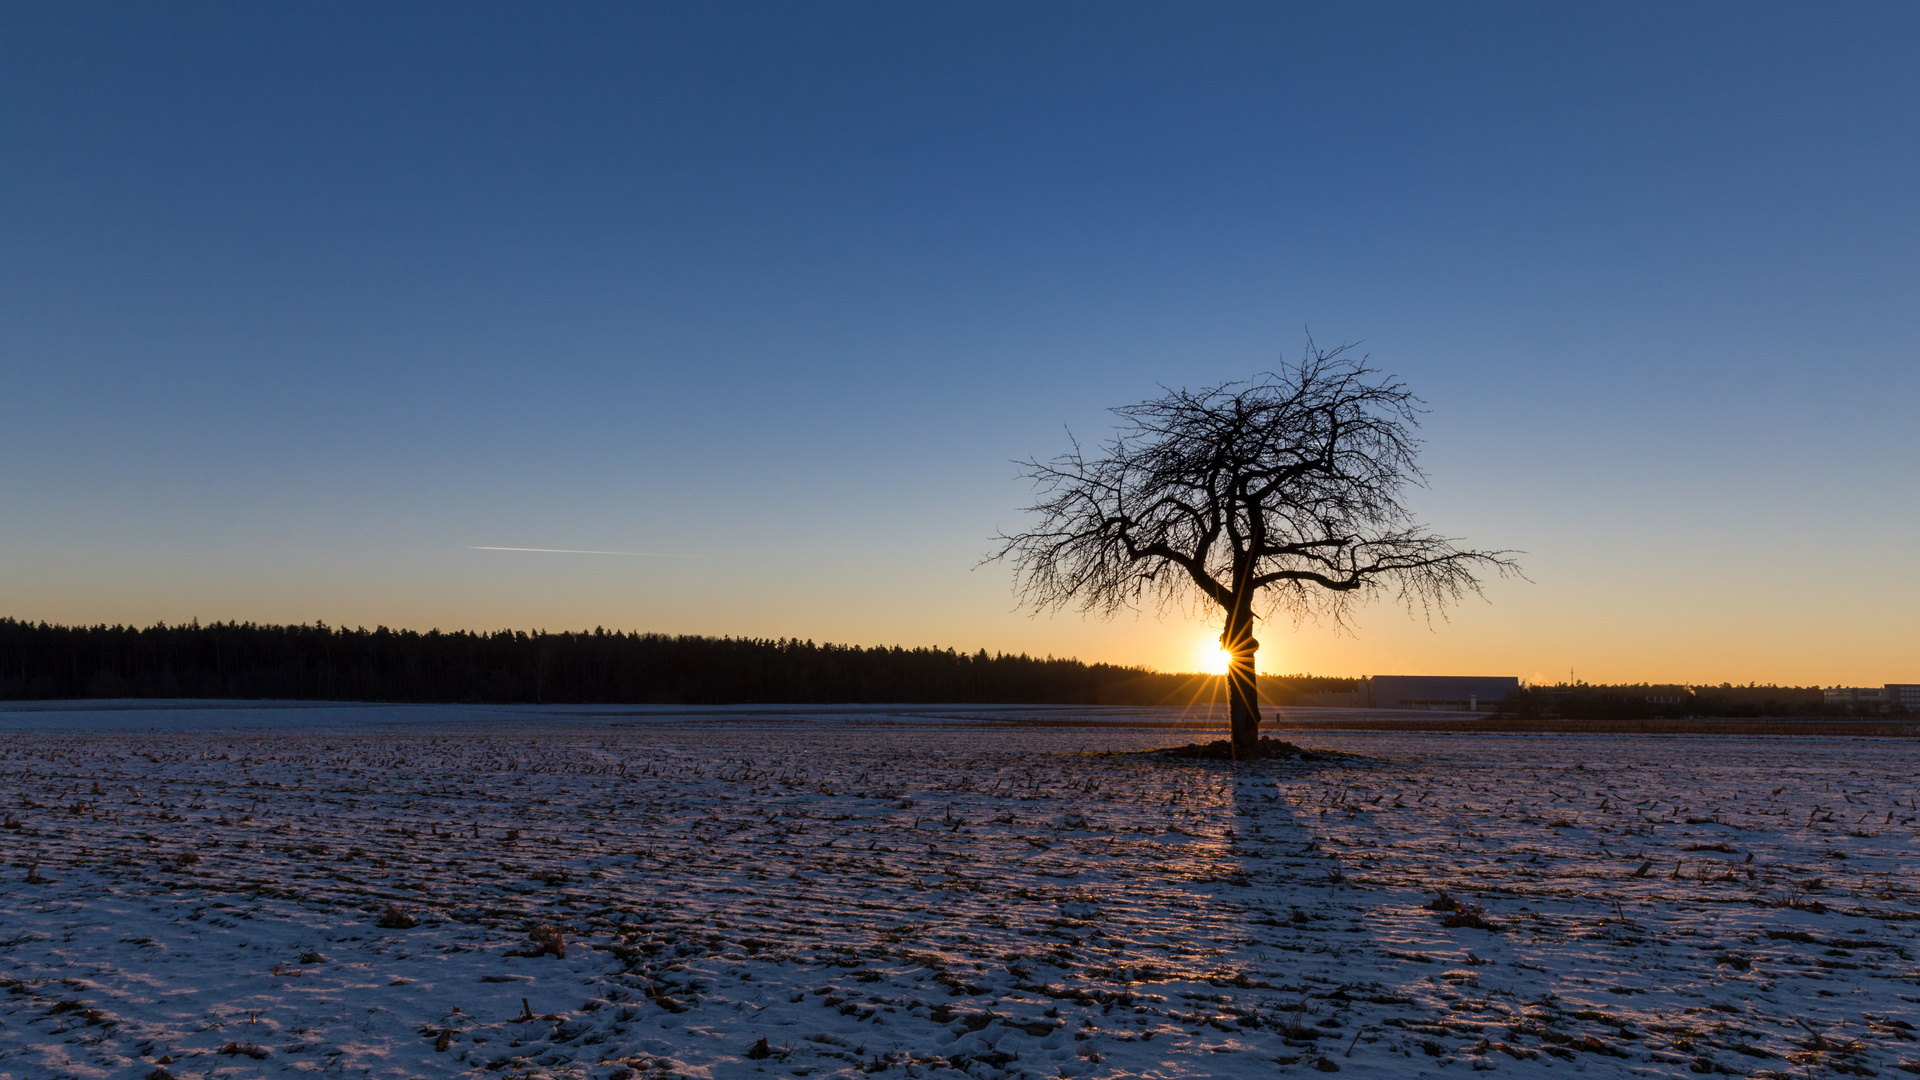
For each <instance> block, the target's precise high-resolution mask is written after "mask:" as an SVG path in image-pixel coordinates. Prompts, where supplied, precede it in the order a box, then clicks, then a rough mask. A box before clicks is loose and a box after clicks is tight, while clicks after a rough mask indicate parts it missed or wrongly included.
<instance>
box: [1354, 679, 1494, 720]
mask: <svg viewBox="0 0 1920 1080" xmlns="http://www.w3.org/2000/svg"><path fill="white" fill-rule="evenodd" d="M1360 693H1361V694H1362V695H1364V696H1365V697H1366V701H1367V707H1368V708H1371V709H1436V710H1447V711H1455V712H1457V711H1477V710H1479V709H1480V708H1482V707H1483V706H1487V705H1491V704H1493V703H1494V702H1496V701H1505V700H1507V699H1508V698H1510V697H1514V696H1516V695H1518V694H1519V693H1520V680H1519V679H1517V678H1515V677H1513V676H1511V675H1375V676H1374V677H1372V678H1370V679H1362V680H1360Z"/></svg>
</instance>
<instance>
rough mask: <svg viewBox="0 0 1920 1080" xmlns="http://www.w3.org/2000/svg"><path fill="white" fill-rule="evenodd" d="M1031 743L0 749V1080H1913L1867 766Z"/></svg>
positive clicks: (33, 736)
mask: <svg viewBox="0 0 1920 1080" xmlns="http://www.w3.org/2000/svg"><path fill="white" fill-rule="evenodd" d="M1136 712H1137V711H1136ZM1103 716H1104V717H1105V720H1103V719H1102V717H1103ZM943 717H945V718H943ZM1035 717H1037V718H1039V719H1041V720H1043V722H1046V723H1049V724H1053V725H1055V726H1050V727H1043V728H1020V727H1009V726H1005V725H1002V724H997V723H994V722H992V717H991V716H989V715H987V714H986V713H978V712H973V713H969V712H965V711H950V712H945V713H941V712H938V711H928V710H920V711H917V712H913V713H895V712H889V711H887V710H832V711H824V712H822V711H812V712H808V711H800V712H796V711H793V710H786V711H780V710H762V711H758V712H753V711H741V710H712V711H698V710H694V711H689V710H652V711H648V710H593V709H569V710H555V709H546V710H535V709H522V710H462V709H423V708H418V707H415V708H379V707H354V706H326V707H319V708H309V707H300V708H293V707H288V708H260V707H245V708H232V707H224V706H221V707H216V706H214V705H211V704H209V705H206V706H204V707H199V708H188V709H179V708H169V709H159V710H156V709H152V708H142V707H136V706H135V705H133V704H132V703H128V704H127V705H126V706H125V707H109V708H105V709H101V708H98V707H94V706H92V703H89V705H88V707H78V706H76V707H72V708H67V709H53V710H49V709H47V708H43V707H35V708H26V707H20V706H12V707H7V708H4V709H0V814H4V821H0V826H4V828H0V853H3V854H4V861H5V867H4V869H0V875H4V878H3V879H0V880H4V886H3V887H0V989H3V990H4V991H6V992H5V993H0V1076H6V1077H22V1078H24V1077H51V1076H103V1077H104V1076H113V1077H125V1076H134V1077H138V1076H148V1075H153V1076H166V1075H172V1076H179V1077H187V1076H253V1075H262V1074H267V1073H278V1072H288V1071H292V1072H299V1071H312V1072H322V1073H329V1074H340V1075H368V1074H371V1075H376V1076H382V1077H388V1076H391V1077H414V1076H436V1075H451V1074H462V1073H479V1072H485V1071H487V1070H491V1071H492V1072H493V1074H495V1075H509V1076H554V1077H595V1078H606V1077H616V1076H632V1077H635V1078H642V1077H644V1078H652V1077H659V1076H666V1075H676V1076H694V1077H726V1076H752V1075H767V1076H809V1077H815V1078H819V1077H827V1076H841V1075H848V1076H850V1075H854V1074H856V1073H865V1072H889V1071H891V1072H896V1073H902V1072H903V1073H905V1074H907V1075H914V1076H938V1075H945V1076H959V1075H960V1073H959V1072H955V1071H953V1070H962V1071H964V1072H965V1073H968V1074H971V1075H973V1076H975V1077H987V1076H1000V1075H1006V1076H1031V1077H1056V1076H1063V1075H1064V1076H1113V1077H1123V1076H1139V1077H1175V1076H1231V1077H1238V1076H1247V1077H1254V1076H1259V1077H1265V1076H1271V1075H1273V1074H1275V1073H1287V1074H1294V1075H1300V1074H1305V1073H1309V1072H1313V1071H1315V1070H1319V1071H1327V1072H1332V1071H1335V1070H1338V1071H1341V1072H1349V1073H1355V1074H1360V1075H1372V1076H1415V1075H1420V1074H1422V1073H1426V1074H1429V1075H1454V1074H1464V1073H1465V1072H1467V1071H1470V1070H1473V1069H1482V1068H1490V1069H1494V1070H1496V1071H1502V1072H1518V1073H1525V1074H1535V1073H1547V1074H1549V1075H1568V1074H1571V1073H1575V1072H1583V1073H1587V1074H1597V1075H1602V1076H1612V1075H1681V1074H1691V1073H1701V1072H1705V1073H1713V1072H1719V1073H1729V1074H1739V1075H1754V1076H1778V1077H1789V1076H1790V1077H1807V1076H1817V1075H1828V1074H1831V1073H1833V1072H1841V1073H1854V1074H1858V1075H1874V1074H1876V1073H1877V1074H1881V1075H1887V1074H1890V1073H1892V1072H1894V1071H1895V1070H1898V1069H1900V1068H1902V1067H1903V1063H1911V1062H1920V1043H1916V1042H1915V1041H1914V1039H1915V1035H1916V1034H1920V1033H1917V1032H1916V1031H1915V1028H1914V1025H1916V1024H1920V964H1916V960H1915V950H1916V949H1920V940H1917V938H1920V891H1917V888H1920V870H1917V869H1916V866H1915V864H1914V855H1915V854H1916V848H1917V847H1920V844H1916V819H1920V804H1916V801H1915V799H1916V791H1917V790H1920V746H1917V745H1916V744H1914V743H1912V742H1905V741H1899V742H1896V741H1867V740H1858V741H1853V740H1829V741H1811V742H1786V741H1773V740H1763V739H1702V738H1693V739H1664V738H1640V739H1589V738H1572V737H1558V738H1538V737H1463V736H1366V735H1344V734H1343V735H1338V736H1335V735H1328V736H1324V737H1322V736H1315V737H1312V738H1310V739H1309V740H1308V741H1310V742H1312V743H1313V744H1315V745H1318V746H1322V747H1327V748H1331V749H1337V750H1341V751H1345V752H1347V753H1349V754H1354V755H1364V757H1341V758H1336V759H1334V760H1330V761H1319V762H1309V763H1289V764H1285V765H1265V766H1259V767H1251V768H1249V767H1242V768H1240V769H1238V770H1235V769H1233V768H1230V767H1226V766H1222V765H1217V764H1203V763H1191V762H1188V763H1169V762H1162V761H1157V760H1153V759H1148V758H1143V757H1140V756H1137V755H1130V754H1121V753H1112V752H1111V751H1116V750H1135V749H1142V748H1148V747H1152V746H1157V745H1163V744H1166V743H1170V742H1179V741H1185V740H1186V739H1188V738H1190V737H1192V733H1190V732H1172V731H1163V730H1162V731H1156V730H1152V723H1151V722H1152V720H1153V717H1152V716H1150V715H1144V714H1143V715H1139V716H1131V717H1129V716H1107V715H1106V714H1099V713H1093V712H1087V711H1083V712H1081V713H1071V712H1070V711H1069V712H1059V711H1055V712H1045V711H1036V712H1035V713H1034V714H1033V716H1032V717H1029V716H1028V715H1027V714H1026V713H1024V712H1022V713H1021V715H1020V716H1018V717H1014V718H1018V719H1032V718H1035ZM1164 718H1165V717H1163V719H1164ZM1108 721H1117V723H1114V724H1113V726H1109V727H1098V726H1075V724H1076V723H1079V724H1099V723H1106V722H1108ZM1442 892H1444V893H1445V894H1446V895H1447V896H1448V897H1451V898H1453V900H1454V901H1456V902H1457V903H1458V904H1459V905H1460V909H1459V910H1436V908H1446V907H1448V906H1449V905H1448V904H1446V903H1441V902H1438V897H1439V895H1440V894H1441V893H1442ZM1475 923H1479V924H1481V925H1491V926H1492V927H1495V928H1496V929H1481V928H1476V926H1475V925H1473V924H1475ZM408 924H411V925H408ZM1449 924H1452V925H1449ZM555 935H559V936H558V937H556V936H555ZM547 946H557V948H547ZM556 951H557V952H559V953H561V954H562V955H554V953H555V952H556ZM1905 1067H1906V1068H1907V1071H1909V1072H1914V1071H1920V1064H1909V1065H1906V1066H1905Z"/></svg>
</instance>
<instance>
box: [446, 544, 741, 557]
mask: <svg viewBox="0 0 1920 1080" xmlns="http://www.w3.org/2000/svg"><path fill="white" fill-rule="evenodd" d="M467 550H468V551H542V552H546V553H547V554H549V555H642V556H645V557H646V558H649V559H713V558H718V556H715V555H665V554H662V553H660V552H658V551H581V550H578V549H576V548H517V547H486V546H482V545H479V544H468V545H467Z"/></svg>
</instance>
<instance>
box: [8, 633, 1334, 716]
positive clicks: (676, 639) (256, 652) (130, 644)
mask: <svg viewBox="0 0 1920 1080" xmlns="http://www.w3.org/2000/svg"><path fill="white" fill-rule="evenodd" d="M1219 682H1220V680H1219V679H1218V678H1216V677H1212V676H1202V675H1182V674H1169V673H1165V672H1158V671H1153V670H1151V669H1148V668H1142V667H1122V666H1117V665H1113V664H1086V663H1082V662H1080V661H1078V660H1062V659H1057V658H1054V657H1045V658H1041V657H1032V656H1027V655H1025V654H1020V655H1009V654H1005V653H1001V654H995V655H989V654H988V653H987V652H986V650H984V649H982V650H980V651H978V652H975V653H971V654H969V653H962V652H958V651H955V650H953V649H938V648H914V649H905V648H899V647H897V646H896V647H893V648H884V647H879V648H863V647H861V646H858V645H832V644H818V645H817V644H815V643H813V642H811V641H797V640H778V641H769V640H760V639H754V638H713V637H693V636H684V635H682V636H673V635H666V634H639V633H619V632H614V631H608V630H604V629H600V630H592V631H580V632H567V633H557V634H553V633H546V632H544V631H539V632H533V633H528V632H525V631H513V630H501V631H497V632H493V633H470V632H467V631H456V632H452V633H443V632H441V631H439V630H429V631H427V632H425V633H421V632H418V631H413V630H390V629H388V628H386V627H384V626H382V627H377V628H375V629H373V630H367V629H365V628H360V629H354V630H348V629H344V628H337V627H330V626H327V625H326V624H324V623H315V624H314V625H312V626H307V625H301V626H267V625H260V624H256V623H238V622H227V623H212V624H209V625H206V626H202V625H200V624H199V623H197V622H195V623H191V624H188V625H185V626H167V625H165V624H156V625H154V626H149V627H144V628H138V627H130V626H86V627H80V626H53V625H49V624H47V623H28V622H22V621H19V620H15V619H0V699H21V698H31V699H45V698H126V697H138V698H171V697H186V698H253V699H260V698H279V699H315V700H328V701H413V702H473V703H480V702H486V703H521V702H538V703H551V704H615V703H619V704H746V703H770V704H832V703H848V704H853V703H933V702H956V703H961V702H973V703H993V702H1008V703H1012V702H1020V703H1033V704H1048V703H1058V704H1084V705H1184V704H1188V703H1190V702H1194V701H1203V702H1204V701H1208V700H1210V699H1213V698H1217V697H1218V696H1219V695H1220V689H1219ZM1353 686H1354V681H1353V680H1352V679H1331V678H1317V677H1314V676H1306V675H1295V676H1264V677H1263V678H1262V679H1261V691H1262V695H1263V696H1265V697H1266V698H1267V699H1268V700H1269V701H1270V702H1272V703H1273V704H1278V705H1286V704H1291V703H1292V701H1293V698H1294V695H1296V694H1298V693H1302V692H1326V691H1335V690H1351V689H1352V688H1353Z"/></svg>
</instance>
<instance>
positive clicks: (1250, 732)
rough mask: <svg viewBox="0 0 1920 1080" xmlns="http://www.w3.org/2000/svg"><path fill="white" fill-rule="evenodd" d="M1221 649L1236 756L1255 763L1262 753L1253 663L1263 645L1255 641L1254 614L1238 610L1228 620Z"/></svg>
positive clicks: (1221, 641)
mask: <svg viewBox="0 0 1920 1080" xmlns="http://www.w3.org/2000/svg"><path fill="white" fill-rule="evenodd" d="M1220 647H1221V648H1223V649H1225V650H1226V651H1227V654H1228V660H1227V717H1228V719H1229V720H1230V721H1231V722H1232V724H1233V756H1234V757H1235V758H1236V759H1240V760H1252V759H1253V758H1254V757H1255V756H1256V755H1257V754H1258V753H1259V751H1260V688H1259V685H1258V683H1257V682H1256V681H1255V677H1254V672H1255V669H1254V663H1253V657H1254V654H1255V653H1256V652H1258V651H1259V650H1260V643H1259V642H1258V641H1255V640H1254V639H1253V616H1252V613H1251V612H1246V611H1235V612H1233V613H1232V614H1230V615H1229V616H1228V617H1227V630H1226V633H1224V634H1221V635H1220Z"/></svg>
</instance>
